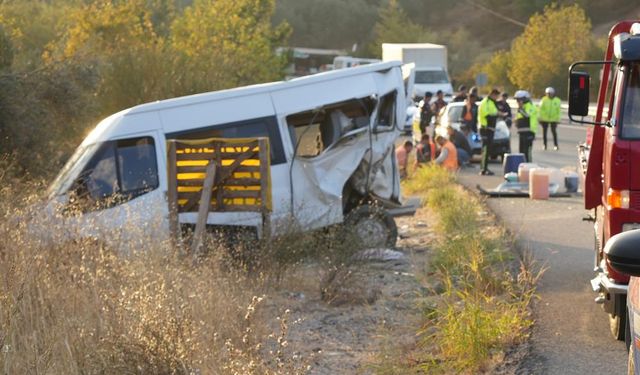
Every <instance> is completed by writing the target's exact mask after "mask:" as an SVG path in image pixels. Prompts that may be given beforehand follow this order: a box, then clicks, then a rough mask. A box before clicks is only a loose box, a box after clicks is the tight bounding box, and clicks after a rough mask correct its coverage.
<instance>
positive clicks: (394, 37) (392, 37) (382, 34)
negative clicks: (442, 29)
mask: <svg viewBox="0 0 640 375" xmlns="http://www.w3.org/2000/svg"><path fill="white" fill-rule="evenodd" d="M373 33H374V39H373V43H372V45H371V46H370V50H371V53H372V54H373V55H374V56H377V57H381V56H382V43H430V42H434V41H436V40H437V35H436V34H435V33H433V32H431V31H429V30H427V29H425V28H424V27H422V26H420V25H418V24H416V23H414V22H412V21H411V20H410V19H409V17H408V16H407V14H406V13H405V12H404V10H403V9H402V8H401V7H400V5H399V4H398V0H389V2H388V3H387V4H386V6H384V7H382V8H380V13H379V17H378V22H377V23H376V25H375V26H374V28H373Z"/></svg>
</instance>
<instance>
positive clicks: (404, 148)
mask: <svg viewBox="0 0 640 375" xmlns="http://www.w3.org/2000/svg"><path fill="white" fill-rule="evenodd" d="M411 150H413V143H411V141H405V142H404V144H403V145H401V146H398V147H397V148H396V160H397V162H398V167H399V168H400V178H407V165H408V164H409V154H410V153H411Z"/></svg>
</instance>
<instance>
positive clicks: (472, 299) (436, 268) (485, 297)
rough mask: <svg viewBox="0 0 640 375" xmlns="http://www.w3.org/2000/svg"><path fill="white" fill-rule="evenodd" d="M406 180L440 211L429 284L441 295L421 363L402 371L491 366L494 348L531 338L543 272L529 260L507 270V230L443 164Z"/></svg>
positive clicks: (431, 308)
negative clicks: (443, 170) (443, 171)
mask: <svg viewBox="0 0 640 375" xmlns="http://www.w3.org/2000/svg"><path fill="white" fill-rule="evenodd" d="M404 187H405V188H407V187H411V188H412V189H411V190H412V193H415V192H421V193H423V194H425V195H426V198H427V207H428V208H429V209H430V211H431V212H432V213H433V215H434V216H435V217H436V218H437V219H436V225H435V233H437V234H438V239H437V240H436V241H435V244H433V246H431V250H430V251H431V252H432V253H431V256H430V259H429V273H428V275H429V276H428V277H427V278H426V280H427V284H426V285H425V288H426V289H428V290H433V291H434V293H435V294H437V295H433V296H429V297H428V299H429V301H430V303H426V304H425V306H424V316H425V322H424V327H423V328H422V330H421V331H420V335H421V338H422V341H421V343H422V345H421V349H422V350H423V352H422V353H420V354H418V357H419V358H418V359H416V361H417V362H418V363H420V364H418V365H417V366H416V367H415V368H412V369H403V370H402V371H399V372H403V373H410V370H411V371H414V372H416V373H423V372H424V373H481V372H482V373H484V372H490V371H487V370H488V366H490V365H491V362H492V357H493V356H494V355H499V353H501V352H503V351H505V350H507V349H508V348H509V347H511V346H512V345H513V344H515V343H518V342H520V340H522V339H523V338H524V337H526V332H525V331H526V329H527V328H528V327H530V326H531V324H532V321H531V319H530V316H529V312H528V306H529V303H530V302H531V300H532V298H533V296H534V293H535V282H536V280H537V279H538V277H539V275H540V273H538V274H534V273H532V272H531V269H532V266H531V265H530V263H528V262H526V260H521V272H520V274H519V275H518V276H517V277H514V275H513V274H512V273H511V272H509V269H510V263H509V262H508V261H509V260H511V259H512V253H511V251H510V250H509V246H508V244H509V237H508V234H507V233H506V232H505V231H504V230H503V229H501V228H500V227H499V226H496V225H495V219H494V218H493V217H490V216H488V215H487V214H486V213H485V212H483V207H482V205H481V203H480V202H479V201H478V200H477V199H476V198H475V197H473V196H472V195H471V194H469V193H468V192H466V191H464V190H463V189H462V188H460V187H459V186H456V185H455V184H454V183H453V180H452V179H451V178H450V177H449V178H447V175H443V174H441V173H440V172H439V171H438V169H434V168H421V169H420V170H418V171H417V172H416V173H415V174H414V176H413V177H412V179H411V180H409V181H407V182H405V185H404ZM435 280H437V281H435ZM436 284H441V285H442V287H441V288H436V287H435V285H436ZM438 290H439V291H438ZM438 293H440V294H438ZM412 359H413V358H412ZM396 362H397V359H396ZM381 368H385V367H384V366H381Z"/></svg>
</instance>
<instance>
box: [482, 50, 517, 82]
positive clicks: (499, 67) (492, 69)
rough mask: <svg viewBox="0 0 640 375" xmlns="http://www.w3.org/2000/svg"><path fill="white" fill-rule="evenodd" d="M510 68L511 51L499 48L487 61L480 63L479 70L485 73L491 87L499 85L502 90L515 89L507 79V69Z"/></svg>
mask: <svg viewBox="0 0 640 375" xmlns="http://www.w3.org/2000/svg"><path fill="white" fill-rule="evenodd" d="M510 69H511V53H510V52H509V51H505V50H500V51H497V52H495V53H494V54H493V56H491V60H489V62H487V63H485V64H484V65H482V67H481V68H480V70H481V71H482V72H484V73H486V74H487V78H488V84H489V86H493V87H501V88H502V89H503V90H507V91H511V92H513V90H515V87H514V86H513V84H512V83H511V81H510V80H509V70H510Z"/></svg>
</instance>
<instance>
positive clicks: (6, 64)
mask: <svg viewBox="0 0 640 375" xmlns="http://www.w3.org/2000/svg"><path fill="white" fill-rule="evenodd" d="M12 63H13V45H12V44H11V40H10V39H9V37H8V36H7V34H6V33H5V31H4V29H3V28H2V27H1V26H0V71H3V70H6V69H9V68H10V67H11V64H12Z"/></svg>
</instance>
